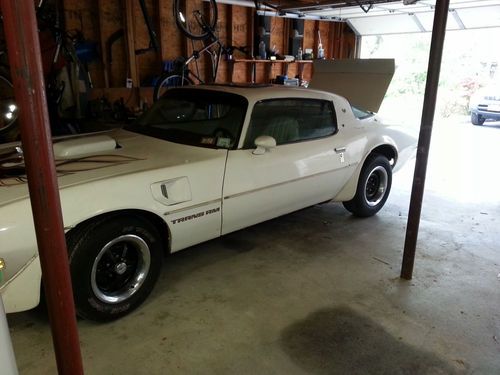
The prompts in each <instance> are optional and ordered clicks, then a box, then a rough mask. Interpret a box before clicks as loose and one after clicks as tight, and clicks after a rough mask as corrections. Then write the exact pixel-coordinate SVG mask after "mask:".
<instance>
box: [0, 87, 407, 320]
mask: <svg viewBox="0 0 500 375" xmlns="http://www.w3.org/2000/svg"><path fill="white" fill-rule="evenodd" d="M415 148H416V140H415V137H414V136H412V135H410V134H408V133H407V132H406V131H404V130H403V129H401V128H397V127H393V126H386V125H383V124H382V123H381V121H380V119H379V118H378V117H377V116H376V115H374V114H372V113H370V112H365V111H361V110H358V109H353V108H352V107H351V105H350V104H349V102H348V101H347V100H346V99H345V98H343V97H341V96H338V95H335V94H331V93H328V92H323V91H315V90H307V89H301V88H290V87H283V86H279V87H277V86H260V87H256V86H252V87H238V86H224V85H211V86H196V87H184V88H177V89H171V90H169V91H168V92H167V94H166V95H165V97H164V98H162V99H161V100H160V101H158V102H157V103H155V105H154V106H153V107H152V108H151V109H150V110H149V111H148V112H147V113H145V114H144V115H143V116H142V117H141V118H139V119H138V120H137V121H136V123H135V124H133V125H130V126H127V127H126V128H125V129H119V130H114V131H110V132H107V133H100V134H95V135H90V136H78V137H74V138H69V139H64V140H59V141H58V142H56V143H55V145H54V154H55V158H56V165H57V167H56V169H57V173H58V175H59V177H58V182H59V187H60V195H61V202H62V209H63V218H64V223H65V231H66V236H67V242H68V250H69V262H70V270H71V275H72V281H73V290H74V295H75V304H76V308H77V312H78V314H79V315H80V316H82V317H85V318H88V319H93V320H100V321H104V320H111V319H116V318H118V317H120V316H123V315H125V314H126V313H128V312H130V311H131V310H133V309H134V308H136V307H137V306H139V305H140V304H141V303H142V301H144V299H145V298H146V297H147V296H148V294H149V293H150V291H151V290H152V288H153V286H154V284H155V281H156V279H157V277H158V275H159V272H160V268H161V263H162V260H163V257H164V255H165V254H166V253H169V252H175V251H178V250H181V249H184V248H187V247H189V246H192V245H194V244H197V243H200V242H203V241H207V240H210V239H212V238H215V237H218V236H221V235H224V234H227V233H230V232H233V231H236V230H238V229H241V228H245V227H248V226H250V225H253V224H256V223H259V222H262V221H265V220H269V219H272V218H274V217H277V216H280V215H284V214H287V213H289V212H292V211H295V210H299V209H302V208H304V207H307V206H311V205H314V204H317V203H320V202H325V201H329V200H333V201H338V202H343V203H344V206H345V207H346V208H347V209H348V210H349V211H351V212H352V213H353V214H355V215H357V216H371V215H374V214H375V213H376V212H378V211H379V210H380V209H381V208H382V206H383V205H384V203H385V201H386V199H387V197H388V195H389V191H390V187H391V181H392V172H394V171H396V170H397V169H398V168H400V167H401V166H402V165H403V164H404V163H405V161H406V160H407V159H408V158H410V156H412V155H413V154H414V152H415ZM0 173H1V175H0V243H1V244H2V246H1V248H0V258H3V260H4V261H5V265H6V268H5V272H4V274H5V277H4V281H3V283H2V284H0V292H1V295H2V297H3V300H4V303H5V306H6V310H7V312H15V311H22V310H26V309H30V308H32V307H34V306H36V305H37V304H38V303H39V298H40V282H41V270H40V263H39V259H38V252H37V244H36V239H35V231H34V227H33V220H32V215H31V210H30V203H29V194H28V186H27V181H26V177H25V175H24V164H23V159H22V153H20V150H19V149H17V150H16V149H13V148H12V146H10V147H7V148H4V149H0Z"/></svg>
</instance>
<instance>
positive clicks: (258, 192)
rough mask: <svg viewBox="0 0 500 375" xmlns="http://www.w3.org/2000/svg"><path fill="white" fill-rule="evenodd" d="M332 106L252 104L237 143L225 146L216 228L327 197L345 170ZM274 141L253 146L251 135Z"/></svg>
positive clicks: (324, 103) (285, 102)
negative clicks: (270, 144)
mask: <svg viewBox="0 0 500 375" xmlns="http://www.w3.org/2000/svg"><path fill="white" fill-rule="evenodd" d="M337 130H338V129H337V120H336V115H335V108H334V105H333V103H332V102H331V101H328V100H322V99H298V98H286V99H272V100H263V101H260V102H257V103H256V104H255V105H254V107H253V110H252V114H251V119H250V123H249V126H248V128H247V131H246V136H245V141H244V144H243V147H242V148H241V149H238V150H231V151H229V155H228V159H227V164H226V174H225V178H224V189H223V223H222V233H223V234H225V233H229V232H232V231H235V230H238V229H241V228H244V227H246V226H249V225H253V224H256V223H258V222H262V221H265V220H268V219H271V218H273V217H277V216H279V215H283V214H286V213H289V212H292V211H295V210H298V209H301V208H304V207H307V206H310V205H313V204H316V203H319V202H323V201H326V200H329V199H332V198H333V197H334V196H335V194H336V193H337V192H338V191H340V189H341V188H342V186H343V185H344V184H345V183H346V181H347V179H348V178H349V176H350V168H349V161H348V160H347V159H346V154H345V152H344V151H345V147H346V145H344V144H343V143H342V139H341V137H339V136H338V134H336V133H337ZM263 135H267V136H271V137H273V138H274V140H275V141H276V147H272V148H270V149H268V150H266V152H263V153H261V152H255V139H256V138H257V137H259V136H263Z"/></svg>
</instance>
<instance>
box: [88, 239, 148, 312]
mask: <svg viewBox="0 0 500 375" xmlns="http://www.w3.org/2000/svg"><path fill="white" fill-rule="evenodd" d="M150 264H151V257H150V252H149V247H148V244H147V243H146V242H145V241H144V240H143V239H142V238H140V237H138V236H135V235H133V234H126V235H124V236H120V237H117V238H115V239H114V240H112V241H110V242H108V243H107V244H106V245H105V246H104V247H103V248H102V249H101V251H100V252H99V254H98V255H97V257H96V259H95V261H94V264H93V265H92V273H91V276H90V283H91V286H92V291H93V292H94V294H95V295H96V297H97V298H98V299H100V300H101V301H103V302H106V303H120V302H122V301H124V300H126V299H127V298H129V297H130V296H132V295H133V294H134V293H135V292H137V291H138V290H139V289H140V287H141V286H142V284H143V283H144V280H145V279H146V276H147V274H148V271H149V266H150Z"/></svg>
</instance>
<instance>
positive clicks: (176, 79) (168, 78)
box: [153, 73, 193, 102]
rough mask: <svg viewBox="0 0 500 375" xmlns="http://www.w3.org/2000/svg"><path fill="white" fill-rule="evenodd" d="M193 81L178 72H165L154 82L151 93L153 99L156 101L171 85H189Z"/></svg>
mask: <svg viewBox="0 0 500 375" xmlns="http://www.w3.org/2000/svg"><path fill="white" fill-rule="evenodd" d="M192 84H193V81H192V80H191V79H190V78H189V77H187V76H182V75H180V74H175V73H174V74H173V73H167V74H165V75H162V76H161V77H160V79H158V82H156V85H155V90H154V93H153V100H154V101H155V102H156V101H157V100H158V99H160V98H161V97H162V96H163V94H164V93H165V91H166V90H168V89H170V88H172V87H180V86H189V85H192Z"/></svg>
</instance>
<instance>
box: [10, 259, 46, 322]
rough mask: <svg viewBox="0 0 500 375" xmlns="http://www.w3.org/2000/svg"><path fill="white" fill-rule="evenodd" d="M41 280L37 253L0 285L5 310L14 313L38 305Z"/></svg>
mask: <svg viewBox="0 0 500 375" xmlns="http://www.w3.org/2000/svg"><path fill="white" fill-rule="evenodd" d="M7 266H8V265H7ZM41 280H42V270H41V268H40V259H39V258H38V255H36V256H34V257H33V258H31V259H30V260H29V261H28V262H27V263H26V264H25V265H24V267H23V268H21V269H20V270H19V271H18V272H17V273H16V274H15V275H14V276H13V277H11V278H10V279H9V281H7V282H6V283H5V284H3V285H2V286H1V287H0V295H1V297H2V299H3V302H4V305H5V311H6V312H7V313H13V312H19V311H25V310H29V309H32V308H33V307H35V306H37V305H38V304H39V303H40V283H41Z"/></svg>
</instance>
